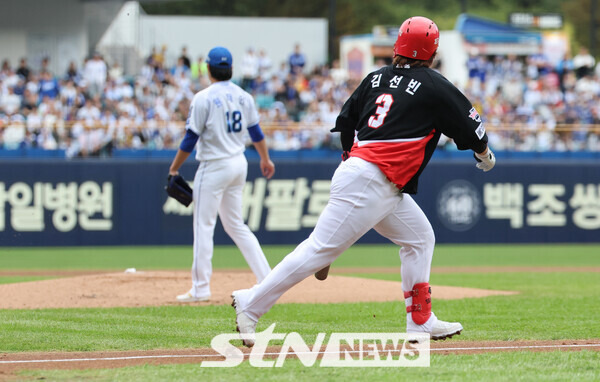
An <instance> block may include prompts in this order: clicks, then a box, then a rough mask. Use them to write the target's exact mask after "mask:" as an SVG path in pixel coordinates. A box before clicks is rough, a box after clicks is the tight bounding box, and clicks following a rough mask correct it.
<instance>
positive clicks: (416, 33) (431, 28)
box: [394, 16, 440, 61]
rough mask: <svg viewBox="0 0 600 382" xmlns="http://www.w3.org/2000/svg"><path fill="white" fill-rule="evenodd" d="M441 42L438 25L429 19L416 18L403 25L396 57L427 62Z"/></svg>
mask: <svg viewBox="0 0 600 382" xmlns="http://www.w3.org/2000/svg"><path fill="white" fill-rule="evenodd" d="M439 41H440V31H439V30H438V27H437V25H435V23H434V22H433V21H431V20H429V19H428V18H427V17H421V16H415V17H411V18H409V19H407V20H406V21H404V22H403V23H402V25H401V26H400V29H399V30H398V39H396V43H395V44H394V56H403V57H408V58H413V59H416V60H423V61H427V60H429V59H430V58H431V56H432V55H433V54H434V53H435V51H436V50H437V48H438V44H439Z"/></svg>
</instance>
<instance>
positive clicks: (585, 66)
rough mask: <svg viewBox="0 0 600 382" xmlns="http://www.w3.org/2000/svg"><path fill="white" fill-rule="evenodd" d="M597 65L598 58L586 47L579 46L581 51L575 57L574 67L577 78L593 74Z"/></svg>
mask: <svg viewBox="0 0 600 382" xmlns="http://www.w3.org/2000/svg"><path fill="white" fill-rule="evenodd" d="M595 65H596V60H595V59H594V57H593V56H592V55H591V54H590V52H589V51H588V49H587V48H586V47H581V48H579V53H577V55H576V56H575V57H573V68H574V69H575V75H576V76H577V79H580V78H582V77H585V76H587V75H590V74H592V73H593V71H594V66H595Z"/></svg>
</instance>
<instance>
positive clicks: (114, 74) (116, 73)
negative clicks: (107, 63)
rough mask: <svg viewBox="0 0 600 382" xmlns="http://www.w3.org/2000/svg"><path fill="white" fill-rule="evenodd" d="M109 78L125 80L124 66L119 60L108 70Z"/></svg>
mask: <svg viewBox="0 0 600 382" xmlns="http://www.w3.org/2000/svg"><path fill="white" fill-rule="evenodd" d="M108 78H109V79H111V80H113V81H117V82H118V81H121V80H123V68H122V67H121V65H119V61H114V62H113V64H112V66H111V67H110V69H109V70H108Z"/></svg>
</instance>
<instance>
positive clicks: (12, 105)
mask: <svg viewBox="0 0 600 382" xmlns="http://www.w3.org/2000/svg"><path fill="white" fill-rule="evenodd" d="M7 89H8V91H7V93H5V94H3V95H2V97H0V108H1V109H3V110H4V112H5V113H6V114H9V115H11V114H15V113H16V112H18V111H19V109H20V108H21V97H19V96H18V95H16V94H15V92H14V88H12V87H8V88H7Z"/></svg>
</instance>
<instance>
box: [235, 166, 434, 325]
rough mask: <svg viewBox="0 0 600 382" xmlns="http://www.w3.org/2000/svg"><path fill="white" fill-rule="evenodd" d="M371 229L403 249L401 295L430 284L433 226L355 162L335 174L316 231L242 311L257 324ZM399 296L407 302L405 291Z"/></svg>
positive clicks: (244, 301) (247, 296) (374, 172)
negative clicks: (285, 296)
mask: <svg viewBox="0 0 600 382" xmlns="http://www.w3.org/2000/svg"><path fill="white" fill-rule="evenodd" d="M371 228H374V229H375V230H376V231H377V232H379V233H380V234H381V235H383V236H385V237H387V238H388V239H390V240H391V241H392V242H393V243H395V244H397V245H399V246H401V247H402V248H401V249H400V260H401V262H402V268H401V275H402V289H403V290H405V291H408V290H411V289H412V287H413V285H414V284H416V283H420V282H429V275H430V270H431V259H432V257H433V248H434V245H435V237H434V234H433V229H432V228H431V224H430V223H429V220H427V217H426V216H425V214H424V213H423V211H422V210H421V208H419V206H418V205H417V203H416V202H415V201H414V200H413V199H412V198H411V197H410V196H409V195H408V194H400V193H399V192H398V188H397V187H396V186H395V185H394V184H392V183H391V182H390V181H388V180H387V178H386V177H385V175H384V174H383V173H382V172H381V171H380V170H379V168H378V167H377V166H376V165H374V164H372V163H369V162H367V161H364V160H362V159H360V158H356V157H351V158H349V159H348V160H346V161H344V162H342V163H341V164H340V166H339V167H338V168H337V170H336V172H335V174H334V176H333V179H332V183H331V193H330V199H329V203H328V204H327V207H325V209H324V210H323V213H322V214H321V216H320V217H319V220H318V222H317V225H316V226H315V229H314V231H313V232H312V233H311V235H310V236H309V237H308V239H306V240H305V241H303V242H302V243H301V244H300V245H298V247H296V249H295V250H294V251H293V252H292V253H290V254H289V255H287V256H286V257H285V258H284V259H283V260H282V261H281V262H280V263H279V264H278V265H277V266H276V267H275V268H273V270H272V271H271V273H269V275H268V276H267V277H266V278H265V279H264V280H263V281H262V282H261V283H260V284H258V285H255V286H254V287H252V288H251V289H248V290H247V291H245V292H243V293H240V294H239V295H238V303H239V306H240V309H241V311H243V312H245V313H246V314H247V315H248V316H249V317H250V318H251V319H253V320H256V321H258V319H259V318H260V317H261V316H262V315H263V314H265V313H266V312H267V311H269V309H271V307H272V306H273V305H274V304H275V302H276V301H277V300H278V299H279V297H280V296H281V295H282V294H283V293H285V292H286V291H287V290H288V289H290V288H291V287H292V286H294V285H296V284H297V283H299V282H300V281H302V280H303V279H305V278H306V277H308V276H310V275H312V274H314V273H315V272H316V271H318V270H320V269H322V268H323V267H325V266H327V265H328V264H331V263H332V262H333V261H334V260H335V259H336V258H337V257H338V256H339V255H340V254H341V253H342V252H344V251H345V250H346V249H348V248H349V247H350V246H351V245H352V244H353V243H354V242H356V241H357V240H358V239H359V238H360V237H361V236H362V235H364V234H365V233H366V232H367V231H368V230H370V229H371ZM365 256H368V254H365ZM398 295H399V296H403V294H402V291H398Z"/></svg>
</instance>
